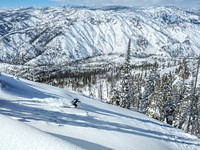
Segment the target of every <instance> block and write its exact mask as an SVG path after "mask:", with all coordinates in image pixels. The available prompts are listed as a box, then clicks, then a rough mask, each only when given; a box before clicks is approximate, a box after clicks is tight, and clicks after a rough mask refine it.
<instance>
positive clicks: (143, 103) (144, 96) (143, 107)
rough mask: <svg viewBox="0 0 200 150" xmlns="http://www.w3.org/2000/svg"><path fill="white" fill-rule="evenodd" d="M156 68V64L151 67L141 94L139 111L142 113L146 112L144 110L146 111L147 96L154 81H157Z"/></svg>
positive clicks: (151, 89)
mask: <svg viewBox="0 0 200 150" xmlns="http://www.w3.org/2000/svg"><path fill="white" fill-rule="evenodd" d="M157 68H158V66H156V67H154V68H152V70H151V72H150V74H149V76H148V79H147V82H146V87H145V89H144V92H143V94H142V101H141V110H140V111H141V112H143V113H146V111H147V108H148V104H149V96H150V95H151V94H152V93H153V91H154V86H155V83H156V82H157V79H158V73H157Z"/></svg>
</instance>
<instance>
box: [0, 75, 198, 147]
mask: <svg viewBox="0 0 200 150" xmlns="http://www.w3.org/2000/svg"><path fill="white" fill-rule="evenodd" d="M0 85H1V86H0V95H1V97H0V145H1V150H13V149H15V150H25V149H26V150H27V149H29V150H32V149H33V150H39V149H42V150H47V149H48V150H50V149H56V150H62V149H88V150H94V149H96V150H111V149H115V150H127V149H130V150H134V149H136V150H161V149H162V150H177V149H178V150H197V149H200V140H199V139H198V138H197V137H195V136H191V135H189V134H187V133H184V132H183V131H181V130H178V129H175V128H173V127H172V126H169V125H167V124H164V123H161V122H159V121H156V120H154V119H151V118H148V117H147V116H144V115H142V114H140V113H137V112H134V111H130V110H127V109H123V108H120V107H117V106H113V105H109V104H106V103H104V102H101V101H99V100H94V99H91V98H89V97H86V96H84V95H83V94H81V93H77V92H74V91H69V90H67V89H60V88H56V87H52V86H49V85H46V84H40V83H35V82H31V81H27V80H24V79H20V78H15V77H12V76H8V75H5V74H2V75H1V76H0ZM75 97H77V98H79V99H80V100H81V103H79V104H78V108H73V107H71V103H70V102H71V100H72V99H73V98H75Z"/></svg>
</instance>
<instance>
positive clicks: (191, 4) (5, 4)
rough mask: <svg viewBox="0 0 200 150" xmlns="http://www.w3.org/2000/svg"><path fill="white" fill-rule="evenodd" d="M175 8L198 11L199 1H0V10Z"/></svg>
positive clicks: (199, 7)
mask: <svg viewBox="0 0 200 150" xmlns="http://www.w3.org/2000/svg"><path fill="white" fill-rule="evenodd" d="M64 5H65V6H89V7H90V6H91V7H100V6H113V5H118V6H152V5H156V6H157V5H158V6H166V5H167V6H176V7H182V8H198V9H200V0H0V8H10V7H12V8H13V7H14V8H16V7H32V6H34V7H45V6H64Z"/></svg>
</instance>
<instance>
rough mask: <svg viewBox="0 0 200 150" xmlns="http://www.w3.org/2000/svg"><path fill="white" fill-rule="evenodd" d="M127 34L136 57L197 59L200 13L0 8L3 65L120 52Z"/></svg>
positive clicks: (167, 9) (171, 9)
mask: <svg viewBox="0 0 200 150" xmlns="http://www.w3.org/2000/svg"><path fill="white" fill-rule="evenodd" d="M129 38H130V39H131V40H132V46H131V47H132V48H131V54H132V56H135V57H148V56H152V55H155V56H163V57H182V56H186V57H194V56H196V55H199V49H200V13H199V11H188V10H182V9H178V8H175V7H150V8H127V7H111V8H99V9H92V8H67V7H52V8H51V7H49V8H24V9H15V10H0V61H1V62H4V63H9V64H15V65H19V64H21V65H31V66H36V65H58V64H67V63H70V62H72V61H74V60H82V59H85V58H91V57H95V56H105V55H109V56H110V55H120V54H123V53H124V52H125V50H126V49H127V44H128V39H129ZM116 60H118V57H115V59H114V61H116ZM112 61H113V60H112Z"/></svg>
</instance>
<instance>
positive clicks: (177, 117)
mask: <svg viewBox="0 0 200 150" xmlns="http://www.w3.org/2000/svg"><path fill="white" fill-rule="evenodd" d="M176 74H177V75H178V76H179V78H178V82H176V84H174V85H173V91H174V94H175V104H176V109H175V112H174V123H173V126H175V127H178V128H180V129H181V128H182V125H183V123H184V122H185V121H186V117H187V111H188V100H187V99H188V97H189V95H190V94H189V93H190V92H189V91H191V89H189V85H188V83H186V82H185V80H186V79H188V78H189V76H190V71H189V67H188V64H187V61H186V59H183V61H182V62H181V63H180V65H179V67H178V68H177V69H176Z"/></svg>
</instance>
